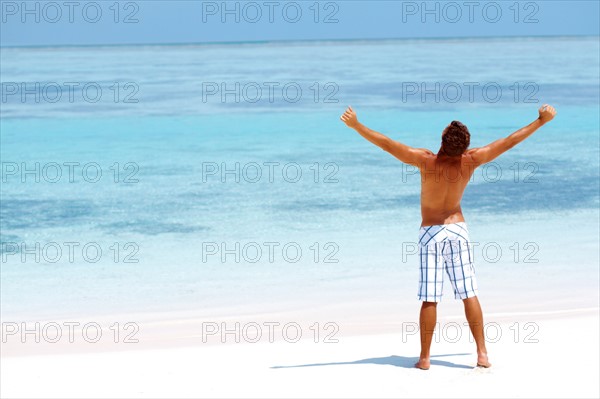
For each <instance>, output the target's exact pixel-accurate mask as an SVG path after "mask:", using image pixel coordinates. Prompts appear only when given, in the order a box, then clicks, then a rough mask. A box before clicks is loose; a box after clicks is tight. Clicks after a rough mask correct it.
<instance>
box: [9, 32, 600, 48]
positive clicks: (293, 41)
mask: <svg viewBox="0 0 600 399" xmlns="http://www.w3.org/2000/svg"><path fill="white" fill-rule="evenodd" d="M546 38H548V39H561V38H562V39H575V38H600V37H599V36H597V35H518V36H502V35H492V36H453V37H442V36H439V37H438V36H432V37H383V38H344V39H280V40H236V41H210V42H189V43H188V42H166V43H104V44H39V45H38V44H34V45H3V44H0V49H41V48H89V47H186V46H189V47H194V46H235V45H265V44H311V43H312V44H316V43H341V42H348V43H350V42H394V41H413V42H414V41H453V40H477V41H482V40H498V39H546Z"/></svg>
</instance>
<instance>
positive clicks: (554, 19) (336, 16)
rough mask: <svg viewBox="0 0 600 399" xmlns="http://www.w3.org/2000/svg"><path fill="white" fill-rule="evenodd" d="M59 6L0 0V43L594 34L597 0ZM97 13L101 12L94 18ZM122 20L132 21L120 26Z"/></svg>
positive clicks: (60, 1)
mask: <svg viewBox="0 0 600 399" xmlns="http://www.w3.org/2000/svg"><path fill="white" fill-rule="evenodd" d="M65 1H66V0H58V1H55V2H52V1H29V2H26V8H27V10H24V7H23V5H22V4H23V2H22V1H21V0H18V1H7V0H2V1H0V3H1V10H2V27H1V44H2V45H4V46H15V45H17V46H18V45H93V44H133V43H199V42H230V41H255V40H314V39H376V38H407V37H466V36H476V37H484V36H539V35H598V34H599V19H600V8H599V2H598V1H597V0H589V1H585V0H584V1H558V0H554V1H520V2H518V3H517V2H516V1H514V0H509V1H496V2H493V1H467V0H461V1H456V2H452V1H428V2H426V3H424V2H423V1H358V0H357V1H320V2H316V1H313V0H308V1H295V2H293V1H269V0H264V1H263V0H261V1H256V2H251V1H240V2H227V6H226V7H227V8H228V9H229V10H233V12H232V13H229V14H227V13H223V6H222V5H223V2H222V1H196V0H188V1H181V0H173V1H161V0H154V1H120V2H119V3H118V4H119V7H115V6H114V4H115V3H116V1H113V0H108V1H96V2H93V1H75V2H74V3H76V4H77V5H76V6H73V7H72V8H69V7H68V6H65V5H64V3H65ZM315 4H316V5H317V7H315ZM423 4H425V7H426V10H425V9H424V8H423ZM515 4H516V6H515ZM57 5H58V7H57ZM84 8H85V9H86V13H85V15H84V12H83V10H84ZM117 8H118V9H119V10H118V13H117V12H116V11H117ZM317 9H318V13H317ZM98 10H99V11H100V12H101V15H98V16H97V11H98ZM284 10H285V11H284ZM70 11H72V21H70V17H71V16H70V15H69V14H70ZM298 11H300V13H301V14H297V13H298ZM425 11H430V12H429V13H427V12H425ZM498 12H499V13H498ZM58 13H60V15H59V14H58ZM258 13H260V15H259V14H258ZM270 14H271V15H272V21H270V20H269V18H270ZM36 18H37V19H38V21H36ZM223 18H225V21H224V22H223V20H222V19H223ZM236 18H239V22H238V21H236ZM86 19H87V20H86ZM126 19H127V20H130V22H132V23H124V21H125V20H126ZM423 19H425V21H424V22H423ZM436 19H438V20H437V21H436ZM94 20H97V21H96V22H93V21H94ZM115 20H117V21H118V22H115ZM315 20H316V22H315ZM135 21H137V22H135ZM326 21H327V22H326Z"/></svg>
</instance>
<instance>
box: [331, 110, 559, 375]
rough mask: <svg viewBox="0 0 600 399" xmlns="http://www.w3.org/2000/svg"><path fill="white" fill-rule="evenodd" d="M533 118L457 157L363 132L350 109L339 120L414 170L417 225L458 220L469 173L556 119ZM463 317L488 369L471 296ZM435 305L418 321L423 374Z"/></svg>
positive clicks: (549, 114) (550, 114)
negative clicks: (418, 200) (418, 175)
mask: <svg viewBox="0 0 600 399" xmlns="http://www.w3.org/2000/svg"><path fill="white" fill-rule="evenodd" d="M538 114H539V116H538V118H537V119H536V120H534V121H533V122H531V123H530V124H529V125H527V126H525V127H523V128H521V129H519V130H517V131H516V132H514V133H512V134H511V135H509V136H507V137H504V138H501V139H499V140H496V141H494V142H493V143H490V144H488V145H486V146H484V147H480V148H472V149H468V150H466V151H465V152H464V153H463V154H462V155H458V156H455V157H450V156H447V155H446V154H445V153H444V151H443V147H440V149H439V150H438V152H437V154H436V153H434V152H432V151H429V150H428V149H425V148H413V147H409V146H407V145H406V144H402V143H400V142H399V141H395V140H392V139H390V138H389V137H387V136H385V135H383V134H381V133H378V132H376V131H374V130H372V129H369V128H368V127H366V126H365V125H363V124H362V123H360V122H359V121H358V119H357V117H356V113H355V112H354V110H353V109H352V107H348V109H346V112H344V114H343V115H342V116H341V117H340V119H341V120H342V121H343V122H344V123H345V124H346V125H347V126H348V127H350V128H352V129H354V130H356V131H357V132H358V133H359V134H360V135H361V136H363V137H364V138H365V139H367V140H369V141H370V142H371V143H373V144H375V145H376V146H378V147H380V148H381V149H382V150H384V151H386V152H389V153H390V154H392V155H393V156H394V157H396V158H398V159H399V160H400V161H402V162H404V163H406V164H409V165H413V166H416V167H418V168H419V171H420V173H421V217H422V222H421V226H431V225H438V224H450V223H457V222H464V221H465V218H464V216H463V214H462V209H461V207H460V201H461V199H462V196H463V193H464V191H465V188H466V187H467V184H468V182H469V179H470V178H471V176H472V175H473V172H474V171H475V169H476V168H477V167H479V166H481V165H483V164H485V163H487V162H490V161H492V160H494V159H496V158H497V157H498V156H500V155H501V154H503V153H504V152H506V151H508V150H510V149H511V148H513V147H514V146H516V145H517V144H519V143H520V142H522V141H523V140H525V139H526V138H527V137H529V136H531V135H532V134H533V133H534V132H535V131H536V130H538V129H539V128H540V127H542V126H543V125H544V124H546V123H548V122H550V121H551V120H552V119H553V118H554V116H555V115H556V110H555V109H554V107H551V106H549V105H547V104H546V105H543V106H542V107H541V108H540V109H539V110H538ZM463 304H464V308H465V315H466V318H467V322H468V323H469V328H470V329H471V333H472V334H473V337H474V338H475V344H476V345H477V366H480V367H490V366H491V363H490V362H489V360H488V355H487V349H486V347H485V338H484V334H483V313H482V311H481V306H480V304H479V300H478V299H477V297H476V296H475V297H471V298H467V299H463ZM436 307H437V303H436V302H426V301H423V304H422V306H421V314H420V317H419V323H420V332H421V354H420V356H419V361H418V362H417V363H416V364H415V367H418V368H420V369H424V370H427V369H429V366H430V360H429V358H430V348H431V340H432V338H433V331H434V329H435V323H436V318H437V308H436Z"/></svg>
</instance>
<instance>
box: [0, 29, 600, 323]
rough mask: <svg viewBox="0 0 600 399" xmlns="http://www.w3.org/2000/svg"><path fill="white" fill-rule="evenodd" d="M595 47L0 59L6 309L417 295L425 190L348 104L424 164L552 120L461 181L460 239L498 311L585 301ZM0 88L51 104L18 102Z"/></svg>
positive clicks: (20, 55) (549, 44)
mask: <svg viewBox="0 0 600 399" xmlns="http://www.w3.org/2000/svg"><path fill="white" fill-rule="evenodd" d="M598 54H599V43H598V38H543V39H534V38H523V39H486V40H483V39H460V40H458V39H456V40H415V41H410V40H398V41H365V42H359V41H357V42H327V43H319V42H308V43H285V44H281V43H279V44H261V45H254V44H239V45H224V46H217V45H211V46H161V47H156V46H137V47H86V48H31V49H25V48H11V49H6V48H5V49H2V50H1V56H2V76H3V82H4V85H3V96H4V97H3V99H2V122H1V126H0V127H1V130H2V131H1V144H2V145H1V150H0V155H1V158H2V167H3V169H2V178H3V181H2V193H1V200H2V204H1V218H2V231H1V240H2V243H3V244H2V252H3V258H2V279H1V284H2V290H1V299H2V301H1V302H2V313H3V316H5V317H10V316H12V315H42V314H43V315H48V314H64V315H68V314H73V313H80V312H84V313H85V312H87V313H90V312H91V313H95V312H97V313H111V312H127V311H142V310H153V309H163V310H164V309H197V308H207V309H208V308H212V307H214V306H218V305H224V304H228V305H236V304H240V303H244V304H247V303H252V302H253V301H255V302H257V303H258V302H261V301H262V302H267V303H268V302H273V303H274V302H277V303H285V302H286V301H299V302H302V301H311V300H318V299H319V298H323V297H325V296H326V295H328V293H331V292H339V293H345V295H347V297H349V298H353V299H355V300H356V299H357V298H358V299H360V298H361V295H364V292H365V291H368V290H372V291H379V292H385V293H390V294H389V295H394V296H395V298H402V300H406V301H412V300H414V298H415V295H416V279H417V274H416V267H417V266H416V261H417V259H416V257H415V256H414V255H410V251H411V248H412V247H411V245H412V244H413V243H414V242H415V240H416V234H417V231H418V226H419V223H420V214H419V205H418V200H419V178H418V177H417V175H415V174H414V171H413V170H411V169H410V168H407V167H404V166H402V164H400V163H399V162H397V161H396V160H395V159H394V158H392V157H391V156H389V155H388V154H385V153H384V152H382V151H381V150H379V149H377V148H376V147H374V146H372V145H370V144H369V143H368V142H366V141H365V140H364V139H362V138H361V137H359V136H358V135H357V134H356V133H355V132H353V131H351V130H349V129H347V128H346V127H345V126H344V125H343V124H342V123H341V122H340V121H339V119H338V118H339V115H340V114H341V113H342V112H343V109H344V107H345V106H346V105H347V104H351V105H352V106H353V107H354V109H355V110H356V111H357V112H358V115H359V119H360V120H361V121H362V122H363V123H365V124H367V125H368V126H370V127H371V128H373V129H375V130H378V131H381V132H383V133H386V134H388V135H390V136H392V137H393V138H395V139H398V140H401V141H403V142H405V143H406V144H409V145H413V146H417V147H426V148H429V149H431V150H434V151H435V150H437V147H438V145H439V137H440V133H441V130H442V129H443V127H444V126H445V125H446V124H447V123H448V122H449V121H451V120H453V119H457V120H461V121H463V122H464V123H465V124H467V126H469V128H470V130H471V133H472V146H480V145H485V144H487V143H488V142H490V141H493V140H495V139H496V138H499V137H501V136H503V135H507V134H509V133H511V132H513V131H514V130H516V129H518V128H519V127H521V126H523V125H526V124H528V123H529V122H531V121H532V120H533V119H535V118H536V117H537V108H538V107H539V106H540V105H541V104H542V103H551V104H553V105H555V107H556V108H557V109H558V116H557V118H556V119H555V121H554V122H552V123H551V124H550V125H547V126H544V127H543V128H542V129H541V130H540V131H539V132H537V133H536V134H535V135H534V136H533V137H531V138H530V139H528V140H527V141H526V142H525V143H523V144H522V145H520V146H519V147H517V148H516V149H514V150H513V151H511V152H509V153H507V154H505V155H503V156H502V157H500V158H499V159H497V160H496V162H495V164H493V165H489V166H487V167H486V168H482V169H481V171H477V172H476V173H475V177H474V181H473V183H472V185H471V186H470V187H469V188H468V189H467V192H466V193H465V197H464V200H463V210H464V212H465V216H466V218H467V222H468V224H469V226H470V230H471V238H472V240H473V241H476V242H478V243H479V244H480V246H479V248H483V247H486V251H487V250H489V251H490V252H489V253H484V252H483V251H481V252H480V257H479V258H480V259H479V260H478V259H477V258H476V261H478V263H477V268H478V270H479V272H480V274H481V280H482V281H480V287H486V286H487V287H488V289H489V292H491V293H500V292H504V293H510V295H511V296H512V297H514V298H522V297H524V296H526V295H527V287H528V286H529V288H530V290H531V291H530V292H538V291H539V292H551V294H549V295H548V297H553V298H555V299H556V297H557V298H558V299H565V300H567V299H568V298H571V299H573V298H575V299H577V297H578V295H580V296H581V298H582V301H583V300H584V299H587V298H589V294H590V293H594V292H595V294H596V295H597V289H598V285H597V284H598V283H597V281H598V261H599V260H598V222H599V219H598V216H599V214H598V199H599V185H598V184H599V169H598V168H599V162H598V161H599V114H598V112H599V108H598V107H599V105H600V104H599V92H598V85H599V76H598V68H599V67H600V66H599V65H600V63H599V59H598V57H599V56H598ZM7 82H28V84H29V86H28V87H34V82H41V85H42V86H43V85H44V84H46V86H45V87H47V90H48V92H47V93H46V97H45V98H44V97H42V99H41V101H40V102H39V103H37V102H36V101H35V98H34V97H33V96H32V95H28V96H27V97H26V98H25V102H22V101H21V98H20V96H19V95H11V94H7V90H9V89H10V88H9V87H8V86H7V85H6V83H7ZM49 82H57V83H58V84H59V85H62V84H63V83H64V82H78V83H80V86H83V85H84V84H85V83H89V82H97V83H98V84H99V85H100V87H102V90H103V91H102V93H103V95H102V97H101V98H100V100H99V101H98V102H96V103H92V102H86V101H83V100H82V99H81V97H78V96H79V95H81V92H80V91H77V90H75V91H74V96H75V98H74V101H73V102H69V99H68V95H67V94H68V93H67V94H66V93H64V92H63V96H62V97H61V99H60V100H59V101H56V102H49V101H47V99H48V98H54V97H53V96H54V95H56V93H54V92H52V90H54V88H55V87H56V86H53V85H48V83H49ZM222 82H226V83H227V84H228V86H227V87H228V88H233V87H235V82H240V87H246V88H247V89H248V91H247V92H245V95H246V96H245V97H244V96H242V94H243V92H242V94H240V95H241V97H240V101H239V102H236V97H235V95H233V94H230V95H228V96H226V97H225V100H224V101H223V100H222V99H221V96H220V94H214V95H210V94H207V93H206V89H214V88H215V86H214V85H213V84H214V83H217V87H219V85H220V84H221V83H222ZM265 82H271V84H274V82H276V83H277V84H279V86H277V87H278V88H280V87H283V86H284V85H286V84H288V85H289V86H290V87H292V88H297V87H300V88H301V89H302V96H301V97H300V98H299V99H298V100H297V101H295V99H294V101H291V98H292V97H291V96H293V95H294V94H293V92H289V93H287V94H286V95H289V96H288V97H285V95H284V94H282V92H281V91H278V90H275V91H274V93H273V99H272V102H271V101H270V99H269V96H268V91H266V90H263V93H262V97H261V98H260V99H259V100H258V101H255V102H254V99H255V97H256V92H252V90H253V89H255V88H256V84H258V86H261V87H263V88H264V87H265ZM436 82H439V84H440V88H441V89H440V90H443V89H442V88H443V87H446V88H447V89H448V91H447V92H445V93H442V92H441V91H440V92H438V93H439V94H440V96H441V99H440V101H439V102H437V101H436V99H435V94H430V95H426V96H425V97H424V99H423V98H421V93H418V94H415V95H409V94H408V93H407V91H406V90H407V89H409V88H413V89H414V88H415V86H414V84H415V83H416V84H417V86H416V87H420V85H421V84H422V83H425V84H426V85H427V86H426V87H427V88H429V89H431V88H435V83H436ZM474 82H476V83H478V84H479V86H478V87H480V88H481V87H483V86H484V85H486V84H487V85H488V86H490V87H492V89H494V88H498V87H499V88H500V89H501V93H502V95H501V97H500V98H499V99H498V101H496V102H491V101H490V96H491V95H492V94H490V93H487V94H485V93H484V92H483V91H481V90H479V89H475V90H474V92H473V98H469V96H468V95H467V93H465V92H463V95H462V96H461V97H460V98H459V100H458V101H456V102H448V101H444V100H448V99H449V98H454V96H455V93H453V92H451V90H452V89H453V88H456V87H457V86H460V87H462V88H463V89H464V88H465V87H467V86H466V85H465V84H467V85H468V84H470V85H472V86H473V85H474ZM115 83H117V86H118V87H119V90H121V91H120V92H119V95H120V97H119V101H118V102H115V97H114V94H115V90H116V89H115V88H114V86H113V85H114V84H115ZM128 83H129V84H132V85H133V86H127V87H126V84H128ZM315 84H316V86H315ZM515 84H517V86H515ZM526 84H529V85H530V86H527V88H526V87H525V85H526ZM111 86H112V87H113V88H112V89H111ZM473 87H475V86H473ZM517 87H519V89H518V90H519V92H518V93H519V98H518V99H515V95H516V90H517V89H516V88H517ZM132 88H133V89H132ZM203 88H204V89H205V91H204V97H203ZM317 88H318V90H319V91H318V95H317V94H316V93H317V91H316V90H317ZM135 90H137V91H136V92H135V94H134V95H132V93H133V92H134V91H135ZM523 90H524V91H523ZM53 93H54V94H53ZM290 93H291V94H290ZM444 94H445V97H444ZM125 95H132V97H131V98H130V100H131V99H137V100H138V102H137V103H125V102H123V101H122V100H123V98H124V97H123V96H125ZM486 96H487V97H486ZM527 96H529V97H527ZM525 98H528V101H531V102H528V103H526V102H525ZM36 162H38V163H39V172H36V171H35V167H36V166H35V164H36ZM236 164H239V166H236ZM57 165H58V166H57ZM68 165H72V170H71V169H69V166H68ZM83 166H86V167H87V169H86V172H83ZM24 168H27V169H29V170H32V169H33V170H34V172H32V173H24V172H23V169H24ZM236 168H238V169H236ZM224 169H226V170H229V171H230V172H229V173H222V172H224ZM57 170H58V171H60V173H61V176H60V178H58V177H57V176H56V171H57ZM97 170H100V171H101V173H102V175H101V176H100V177H96V171H97ZM71 171H72V172H73V175H72V176H70V175H69V173H70V172H71ZM117 171H118V173H117ZM231 171H233V172H231ZM257 171H260V173H261V176H260V178H259V177H258V175H257V173H258V172H257ZM225 172H226V171H225ZM299 172H300V173H301V175H298V173H299ZM270 173H272V175H270ZM499 173H501V174H499ZM36 178H38V179H39V182H36ZM86 179H87V180H96V179H98V181H96V182H91V181H86ZM236 179H237V180H239V181H236ZM270 180H272V181H270ZM54 181H56V182H54ZM70 242H74V243H78V244H72V245H73V246H74V248H75V249H74V252H73V259H72V260H71V259H69V256H68V255H69V254H68V248H69V247H68V245H66V244H65V243H70ZM236 242H237V243H239V245H240V249H239V251H236V250H235V248H236ZM36 243H39V245H40V250H39V251H36V250H35V244H36ZM51 243H57V244H51ZM89 243H93V244H92V245H88V249H89V250H90V251H91V252H90V253H86V254H85V256H88V259H87V260H86V259H85V256H84V254H83V253H82V248H83V246H84V245H85V244H89ZM265 243H276V244H265ZM315 243H316V244H315ZM490 243H491V244H490ZM222 244H223V245H225V249H229V250H230V252H229V255H225V259H224V260H223V259H222V257H221V255H222V249H223V248H221V247H220V246H221V245H222ZM15 245H16V246H20V245H24V248H25V251H23V248H16V247H15ZM215 245H216V246H215ZM269 245H271V247H270V246H269ZM490 245H492V246H493V248H490ZM515 245H516V246H515ZM497 246H499V247H500V248H501V251H502V255H501V256H500V258H499V259H497V260H496V259H495V256H496V255H493V253H492V251H493V250H494V248H497ZM56 247H59V248H60V249H61V250H62V254H61V256H60V257H58V255H57V253H56V252H55V251H56ZM98 247H99V248H101V250H102V255H101V256H99V257H98V259H99V260H98V261H97V262H92V261H91V260H90V259H93V258H95V252H94V250H95V249H96V248H98ZM284 247H285V248H286V249H285V251H283V248H284ZM90 248H91V249H90ZM258 248H260V250H261V252H260V253H259V252H256V251H257V249H258ZM269 248H273V253H272V259H270V258H269V255H270V253H269V251H270V249H269ZM298 248H299V249H300V251H301V254H299V255H296V251H297V250H298ZM317 248H318V249H317ZM28 251H29V252H31V253H28ZM215 251H216V253H215V254H211V253H213V252H215ZM477 251H478V250H476V252H475V253H476V256H477V254H478V253H479V252H477ZM36 253H37V255H39V256H40V260H39V262H37V261H36V260H35V255H36ZM236 253H237V255H239V256H240V259H239V262H236V259H235V256H236ZM407 253H409V254H407ZM117 254H118V259H116V256H117ZM128 255H129V256H130V258H129V259H128V262H125V260H124V257H126V256H128ZM405 255H406V256H405ZM528 255H529V258H528V259H525V258H526V257H527V256H528ZM203 257H204V259H203ZM55 258H58V260H57V261H56V262H54V261H53V259H55ZM296 258H297V259H298V260H297V261H296ZM133 260H138V262H137V263H130V262H129V261H133ZM336 260H337V262H335V261H336ZM525 260H527V261H525ZM536 260H537V262H534V261H536ZM523 287H525V290H523ZM550 287H559V288H560V289H559V290H558V292H557V291H556V288H550ZM576 287H579V290H578V289H577V288H576ZM392 292H394V293H393V294H391V293H392ZM340 295H341V294H340ZM446 295H447V296H448V297H450V296H451V295H450V293H449V292H446ZM341 297H342V296H339V297H336V298H338V299H337V300H341V299H339V298H341ZM538 298H539V297H538ZM575 302H577V301H575Z"/></svg>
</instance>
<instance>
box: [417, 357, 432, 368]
mask: <svg viewBox="0 0 600 399" xmlns="http://www.w3.org/2000/svg"><path fill="white" fill-rule="evenodd" d="M415 367H416V368H418V369H421V370H429V359H419V361H418V362H416V363H415Z"/></svg>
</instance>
